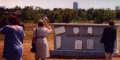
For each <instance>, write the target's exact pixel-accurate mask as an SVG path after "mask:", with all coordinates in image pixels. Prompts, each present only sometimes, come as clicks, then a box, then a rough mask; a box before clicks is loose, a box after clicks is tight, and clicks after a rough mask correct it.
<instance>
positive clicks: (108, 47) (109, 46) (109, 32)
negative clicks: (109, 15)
mask: <svg viewBox="0 0 120 60" xmlns="http://www.w3.org/2000/svg"><path fill="white" fill-rule="evenodd" d="M114 24H115V23H114V21H112V20H110V21H109V27H107V28H105V29H104V31H103V34H102V39H101V43H104V49H105V57H106V60H109V59H110V60H112V57H113V51H114V42H115V39H116V29H114V28H113V26H114Z"/></svg>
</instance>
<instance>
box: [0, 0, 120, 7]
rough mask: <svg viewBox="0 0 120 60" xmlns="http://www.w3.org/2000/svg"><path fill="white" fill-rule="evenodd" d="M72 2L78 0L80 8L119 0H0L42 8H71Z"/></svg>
mask: <svg viewBox="0 0 120 60" xmlns="http://www.w3.org/2000/svg"><path fill="white" fill-rule="evenodd" d="M73 2H78V7H79V8H82V9H89V8H92V7H93V8H95V9H96V8H97V9H99V8H104V9H106V8H110V9H115V6H120V0H0V6H6V8H13V7H15V6H21V8H23V7H25V6H39V7H41V8H44V9H48V8H49V9H53V8H71V9H72V8H73Z"/></svg>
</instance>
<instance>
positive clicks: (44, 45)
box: [32, 20, 52, 60]
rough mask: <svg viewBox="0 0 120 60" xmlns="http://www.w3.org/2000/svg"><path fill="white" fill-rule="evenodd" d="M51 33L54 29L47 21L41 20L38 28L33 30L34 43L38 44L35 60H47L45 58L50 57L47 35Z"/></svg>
mask: <svg viewBox="0 0 120 60" xmlns="http://www.w3.org/2000/svg"><path fill="white" fill-rule="evenodd" d="M45 26H46V27H45ZM36 29H37V30H36ZM36 32H37V33H36ZM51 32H52V28H51V27H50V26H49V25H48V24H47V22H46V21H45V20H39V21H38V27H37V28H34V29H33V39H32V41H33V42H35V44H36V53H35V60H39V59H41V60H45V58H47V57H49V56H50V55H49V48H48V42H47V38H46V35H47V34H48V33H51ZM36 35H37V36H36Z"/></svg>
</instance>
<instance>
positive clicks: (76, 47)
mask: <svg viewBox="0 0 120 60" xmlns="http://www.w3.org/2000/svg"><path fill="white" fill-rule="evenodd" d="M75 49H78V50H82V41H81V40H76V41H75Z"/></svg>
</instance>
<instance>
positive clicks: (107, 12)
mask: <svg viewBox="0 0 120 60" xmlns="http://www.w3.org/2000/svg"><path fill="white" fill-rule="evenodd" d="M15 11H20V13H21V14H20V16H19V17H20V20H21V21H22V22H25V23H28V22H34V23H36V22H37V21H38V20H39V19H43V16H47V17H48V19H49V20H48V21H49V22H50V23H70V22H81V21H82V22H86V21H93V22H94V23H98V24H100V23H103V22H108V21H109V20H110V19H115V20H119V19H120V10H111V9H109V8H106V9H94V8H90V9H88V10H85V9H81V8H79V9H77V10H74V9H69V8H66V9H62V8H54V9H53V10H50V9H42V8H41V7H35V9H33V8H32V7H30V6H25V7H24V8H20V7H18V6H16V7H15V8H9V9H8V8H7V9H4V8H0V22H2V23H5V22H7V21H6V20H7V17H8V16H9V15H11V14H13V12H15Z"/></svg>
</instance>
